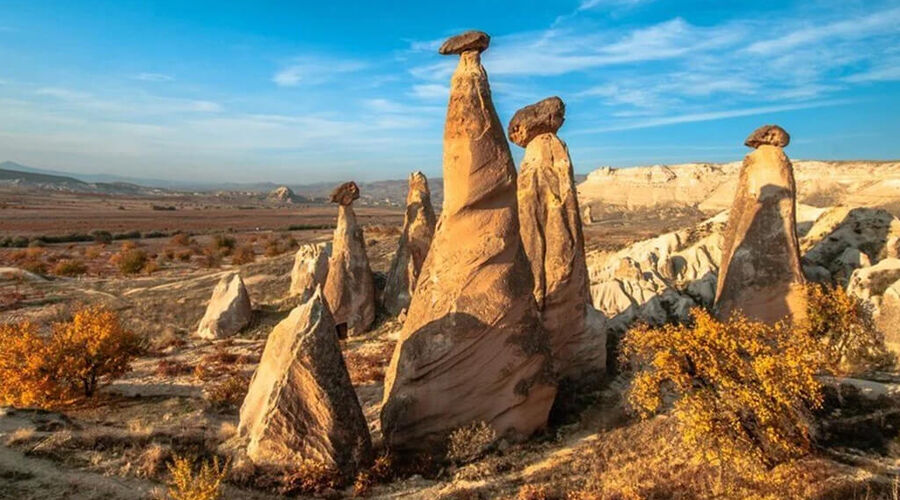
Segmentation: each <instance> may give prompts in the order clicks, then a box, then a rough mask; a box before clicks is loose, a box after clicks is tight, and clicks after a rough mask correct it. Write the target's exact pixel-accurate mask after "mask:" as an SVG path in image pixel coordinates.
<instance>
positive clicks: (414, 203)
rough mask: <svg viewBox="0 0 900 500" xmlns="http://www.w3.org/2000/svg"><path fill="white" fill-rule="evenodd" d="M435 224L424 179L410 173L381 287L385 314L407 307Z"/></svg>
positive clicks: (420, 173) (421, 175)
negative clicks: (403, 208)
mask: <svg viewBox="0 0 900 500" xmlns="http://www.w3.org/2000/svg"><path fill="white" fill-rule="evenodd" d="M436 223H437V218H436V217H435V215H434V208H433V207H432V206H431V191H430V190H429V189H428V179H426V178H425V174H423V173H422V172H413V173H411V174H409V193H408V194H407V195H406V216H405V217H404V219H403V231H402V232H401V234H400V242H399V244H398V245H397V253H396V254H394V258H393V260H392V261H391V267H390V270H389V271H388V275H387V283H386V284H385V287H384V295H383V297H384V298H383V303H384V308H385V309H386V310H387V311H388V312H389V313H391V314H400V311H402V310H403V309H406V308H407V307H409V301H410V300H411V299H412V295H413V292H414V291H415V290H416V281H417V280H418V279H419V272H420V271H421V270H422V263H424V262H425V256H426V255H428V249H429V248H430V247H431V238H432V237H433V236H434V226H435V224H436Z"/></svg>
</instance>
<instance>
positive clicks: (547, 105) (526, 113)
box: [507, 97, 566, 148]
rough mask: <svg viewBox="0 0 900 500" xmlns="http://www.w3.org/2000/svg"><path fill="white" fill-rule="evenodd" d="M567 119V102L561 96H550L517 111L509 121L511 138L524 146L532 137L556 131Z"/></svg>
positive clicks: (508, 130)
mask: <svg viewBox="0 0 900 500" xmlns="http://www.w3.org/2000/svg"><path fill="white" fill-rule="evenodd" d="M565 120H566V104H565V103H564V102H563V100H562V99H560V98H559V97H548V98H546V99H544V100H543V101H538V102H536V103H534V104H532V105H530V106H525V107H524V108H522V109H520V110H518V111H516V114H515V115H513V117H512V120H510V121H509V128H508V129H507V133H508V135H509V140H511V141H513V142H514V143H516V144H518V145H519V146H522V147H523V148H524V147H525V146H527V145H528V143H529V142H531V140H532V139H534V138H535V137H537V136H539V135H541V134H547V133H554V134H555V133H556V131H557V130H559V127H562V124H563V122H564V121H565Z"/></svg>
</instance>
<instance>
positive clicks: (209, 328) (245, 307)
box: [197, 273, 253, 339]
mask: <svg viewBox="0 0 900 500" xmlns="http://www.w3.org/2000/svg"><path fill="white" fill-rule="evenodd" d="M252 316H253V309H252V308H251V306H250V295H249V294H248V293H247V289H246V288H245V287H244V282H243V280H241V277H240V275H238V274H237V273H231V274H229V275H227V276H225V277H223V278H222V279H221V280H219V283H218V284H217V285H216V288H215V289H214V290H213V294H212V298H211V299H209V305H207V306H206V314H204V315H203V319H201V320H200V326H198V327H197V336H198V337H200V338H204V339H220V338H224V337H230V336H232V335H234V334H236V333H237V332H239V331H241V330H242V329H243V328H244V327H245V326H247V324H249V323H250V318H251V317H252Z"/></svg>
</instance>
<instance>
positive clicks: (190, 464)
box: [168, 456, 228, 500]
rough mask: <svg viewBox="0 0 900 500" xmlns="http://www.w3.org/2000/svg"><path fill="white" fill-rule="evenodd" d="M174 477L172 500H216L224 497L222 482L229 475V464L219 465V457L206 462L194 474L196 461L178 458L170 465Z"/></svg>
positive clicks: (171, 491)
mask: <svg viewBox="0 0 900 500" xmlns="http://www.w3.org/2000/svg"><path fill="white" fill-rule="evenodd" d="M168 469H169V473H170V474H171V475H172V478H171V480H170V481H169V483H168V484H169V488H168V493H169V497H170V498H171V499H172V500H216V499H218V498H221V497H222V482H223V481H224V480H225V476H226V475H227V474H228V463H225V464H224V465H222V466H220V465H219V459H218V457H214V458H213V460H212V462H204V463H203V464H202V465H201V466H200V468H199V470H198V471H197V473H196V474H194V459H193V458H190V457H183V456H176V457H174V458H173V460H172V463H171V464H169V465H168Z"/></svg>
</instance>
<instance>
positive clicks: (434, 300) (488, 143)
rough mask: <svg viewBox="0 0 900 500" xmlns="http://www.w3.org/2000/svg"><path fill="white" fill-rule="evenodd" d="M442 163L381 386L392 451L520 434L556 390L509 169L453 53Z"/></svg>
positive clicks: (498, 131)
mask: <svg viewBox="0 0 900 500" xmlns="http://www.w3.org/2000/svg"><path fill="white" fill-rule="evenodd" d="M448 43H449V42H448ZM443 164H444V187H445V189H444V206H443V210H442V212H441V217H440V219H439V221H438V224H437V228H436V230H435V235H434V240H433V241H432V244H431V250H430V251H429V252H428V256H427V257H426V259H425V263H424V265H423V266H422V272H421V274H420V275H419V280H418V283H417V285H416V292H415V294H414V295H413V299H412V302H411V304H410V307H409V312H408V315H407V318H406V322H405V324H404V327H403V330H402V331H401V334H400V339H399V342H398V344H397V348H396V349H395V351H394V355H393V358H392V359H391V365H390V368H389V369H388V372H387V374H386V378H385V390H384V394H385V399H384V405H383V407H382V411H381V424H382V430H383V432H384V437H385V441H386V444H387V445H388V447H389V448H391V449H393V450H395V451H417V450H426V449H431V450H433V449H435V448H440V447H442V446H443V445H445V444H446V437H447V435H448V434H449V433H450V432H451V431H453V430H454V429H457V428H459V427H461V426H464V425H469V424H471V423H473V422H479V421H484V422H487V423H488V424H489V425H490V426H491V427H493V429H494V430H495V431H496V432H497V433H498V435H501V436H506V437H508V438H510V439H516V438H522V437H525V436H528V435H529V434H531V433H533V432H534V431H535V430H537V429H539V428H541V427H543V426H544V425H545V424H546V422H547V416H548V414H549V411H550V406H551V404H552V402H553V399H554V396H555V392H556V390H555V385H554V374H553V372H552V363H551V358H550V349H549V343H548V340H547V337H546V334H545V333H544V332H543V330H542V328H541V326H540V321H539V318H538V313H537V307H536V305H535V302H534V297H533V296H532V293H531V292H532V288H533V280H532V276H531V272H530V267H529V264H528V260H527V258H526V256H525V252H524V249H523V248H522V245H521V241H520V238H519V220H518V209H517V203H516V171H515V166H514V165H513V162H512V157H511V155H510V151H509V145H508V144H507V143H506V139H505V137H504V135H503V128H502V126H501V125H500V121H499V119H498V118H497V113H496V111H495V110H494V106H493V102H492V101H491V93H490V88H489V85H488V79H487V74H486V73H485V71H484V68H483V67H482V66H481V60H480V57H479V52H478V50H466V51H463V52H462V54H461V57H460V61H459V65H458V67H457V68H456V71H455V73H454V74H453V77H452V80H451V84H450V103H449V105H448V109H447V119H446V124H445V129H444V160H443Z"/></svg>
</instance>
